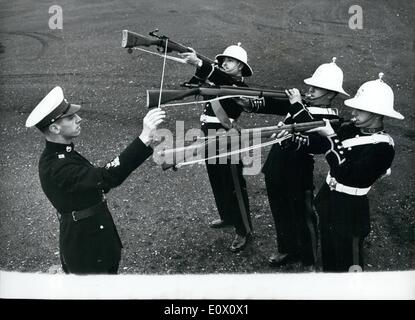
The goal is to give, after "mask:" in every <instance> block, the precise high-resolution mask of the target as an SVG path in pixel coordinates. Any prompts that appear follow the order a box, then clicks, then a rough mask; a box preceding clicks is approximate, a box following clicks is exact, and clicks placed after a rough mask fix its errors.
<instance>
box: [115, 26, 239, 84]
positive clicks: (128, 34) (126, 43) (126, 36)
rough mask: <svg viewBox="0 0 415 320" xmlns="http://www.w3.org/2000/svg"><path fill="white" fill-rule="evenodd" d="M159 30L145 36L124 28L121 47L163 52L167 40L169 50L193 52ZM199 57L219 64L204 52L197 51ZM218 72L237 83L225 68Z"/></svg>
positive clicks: (130, 50)
mask: <svg viewBox="0 0 415 320" xmlns="http://www.w3.org/2000/svg"><path fill="white" fill-rule="evenodd" d="M158 31H159V30H158V29H156V30H154V31H151V32H149V35H150V36H151V37H152V38H150V37H148V36H143V35H141V34H139V33H135V32H132V31H129V30H122V41H121V47H123V48H127V49H128V53H132V52H133V51H132V48H134V47H152V46H156V47H157V51H159V52H163V53H164V50H165V48H166V42H167V52H172V51H173V52H179V53H185V52H192V50H190V48H189V47H187V46H185V45H183V44H180V43H178V42H175V41H173V40H171V39H170V38H169V37H167V36H165V35H159V34H157V32H158ZM196 55H197V57H198V58H199V59H201V60H203V61H204V62H207V63H209V64H217V61H214V60H212V59H210V58H208V57H206V56H204V55H202V54H199V53H196ZM217 70H218V72H221V73H222V74H221V76H222V77H223V78H224V79H226V81H227V82H228V83H231V84H232V83H236V81H237V79H235V78H234V77H232V76H230V75H228V74H227V73H225V72H224V71H223V70H221V69H220V68H219V67H218V68H217Z"/></svg>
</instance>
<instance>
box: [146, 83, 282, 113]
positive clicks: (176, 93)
mask: <svg viewBox="0 0 415 320" xmlns="http://www.w3.org/2000/svg"><path fill="white" fill-rule="evenodd" d="M194 95H202V96H214V97H224V96H250V97H271V98H279V99H288V97H287V95H286V94H285V92H284V91H277V90H266V89H250V88H241V87H232V86H223V87H195V88H192V89H177V90H163V91H162V92H161V102H160V103H161V104H164V103H166V102H170V101H175V100H181V99H184V98H186V97H190V96H194ZM159 99H160V90H147V107H149V108H151V107H156V106H158V102H159Z"/></svg>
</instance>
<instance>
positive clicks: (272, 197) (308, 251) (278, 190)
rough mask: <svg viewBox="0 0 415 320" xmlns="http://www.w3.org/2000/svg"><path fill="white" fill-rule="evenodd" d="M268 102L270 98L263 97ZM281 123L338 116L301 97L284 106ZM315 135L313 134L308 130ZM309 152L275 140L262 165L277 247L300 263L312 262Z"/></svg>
mask: <svg viewBox="0 0 415 320" xmlns="http://www.w3.org/2000/svg"><path fill="white" fill-rule="evenodd" d="M266 103H267V104H269V105H272V104H273V103H274V104H275V102H274V101H273V100H271V99H270V100H267V101H266ZM273 109H275V110H276V109H279V110H284V109H287V110H288V114H287V116H286V119H285V121H284V123H285V124H293V123H302V122H310V121H318V120H322V119H323V118H325V119H329V120H331V119H338V118H339V117H338V114H337V110H336V109H331V108H321V107H310V106H309V105H308V104H307V103H306V102H305V101H303V102H302V103H295V104H293V105H291V106H289V107H288V108H286V107H284V108H281V107H278V106H275V107H274V108H273ZM311 135H315V134H311ZM313 170H314V158H313V155H312V154H310V153H308V152H307V151H303V150H296V148H287V147H286V146H285V144H283V145H282V146H281V145H279V144H275V145H273V146H272V148H271V150H270V152H269V154H268V158H267V159H266V161H265V164H264V166H263V169H262V171H263V173H264V174H265V183H266V188H267V194H268V200H269V204H270V208H271V213H272V216H273V218H274V224H275V228H276V234H277V245H278V251H279V252H280V253H283V254H290V255H292V256H295V257H297V258H298V260H300V261H302V262H303V263H304V265H312V264H314V263H315V252H316V231H315V229H316V216H315V213H314V210H313V189H314V183H313Z"/></svg>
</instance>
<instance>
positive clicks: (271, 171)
mask: <svg viewBox="0 0 415 320" xmlns="http://www.w3.org/2000/svg"><path fill="white" fill-rule="evenodd" d="M266 104H268V105H272V104H275V100H274V99H266ZM268 109H270V110H275V111H277V110H278V112H283V111H286V112H287V113H286V114H287V116H286V118H285V120H284V123H285V124H293V123H303V122H310V121H318V120H322V119H323V118H325V119H329V120H332V119H338V118H339V117H338V113H337V109H332V108H322V107H310V106H309V105H308V104H307V102H305V101H303V102H302V103H298V102H297V103H294V104H293V105H289V104H287V103H286V102H285V103H281V102H278V103H277V105H276V106H274V107H270V106H269V107H268ZM280 114H281V113H280ZM311 135H316V134H311ZM313 170H314V159H313V156H312V155H311V154H309V153H308V152H307V151H304V150H296V149H295V148H291V149H290V148H284V147H282V146H281V145H279V144H275V145H273V146H272V148H271V150H270V152H269V155H268V158H267V160H266V161H265V163H264V166H263V168H262V171H263V172H264V173H265V175H266V177H267V179H268V180H271V181H272V184H273V187H274V188H277V189H279V190H281V191H284V190H285V192H288V193H291V192H293V191H298V192H303V191H304V190H313V188H314V185H313Z"/></svg>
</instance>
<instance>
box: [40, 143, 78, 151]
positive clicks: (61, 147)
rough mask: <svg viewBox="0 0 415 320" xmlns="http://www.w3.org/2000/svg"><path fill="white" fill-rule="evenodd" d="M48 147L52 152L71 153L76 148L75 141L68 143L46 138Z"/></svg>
mask: <svg viewBox="0 0 415 320" xmlns="http://www.w3.org/2000/svg"><path fill="white" fill-rule="evenodd" d="M46 149H47V150H49V151H51V152H66V153H69V152H71V151H72V150H73V149H74V144H73V142H71V143H69V144H66V143H56V142H52V141H48V140H46Z"/></svg>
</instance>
